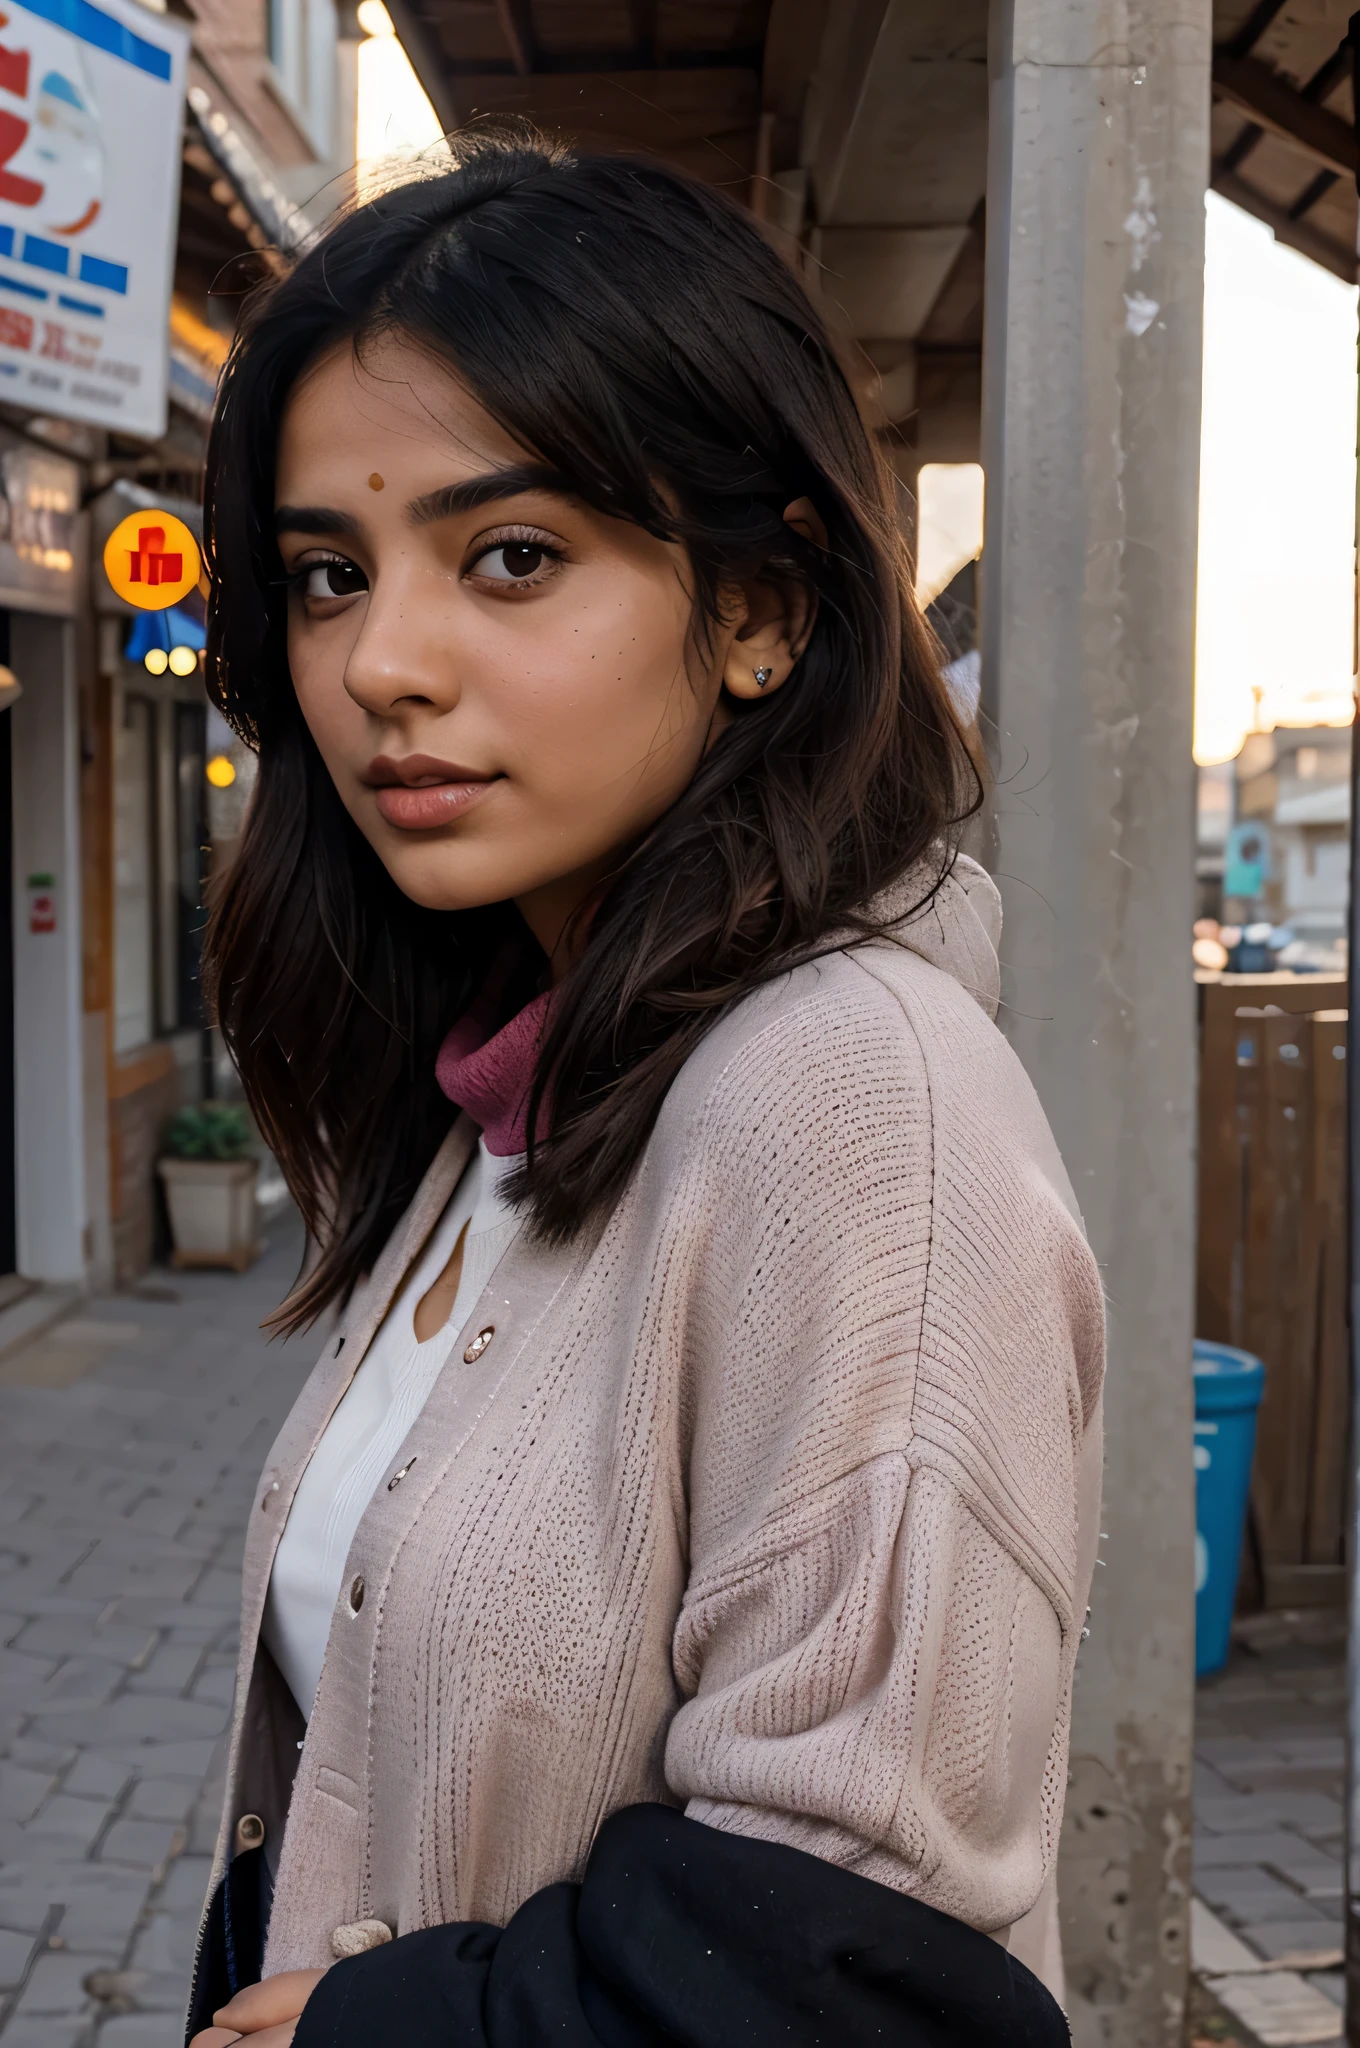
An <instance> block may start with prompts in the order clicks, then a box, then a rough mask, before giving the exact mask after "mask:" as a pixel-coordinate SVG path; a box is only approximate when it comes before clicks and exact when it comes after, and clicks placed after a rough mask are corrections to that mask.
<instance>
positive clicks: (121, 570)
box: [104, 512, 203, 612]
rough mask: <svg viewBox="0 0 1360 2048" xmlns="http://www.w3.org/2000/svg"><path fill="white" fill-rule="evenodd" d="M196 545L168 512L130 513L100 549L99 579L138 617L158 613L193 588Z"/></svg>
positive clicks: (198, 569)
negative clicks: (105, 580) (101, 568)
mask: <svg viewBox="0 0 1360 2048" xmlns="http://www.w3.org/2000/svg"><path fill="white" fill-rule="evenodd" d="M202 566H203V565H202V563H201V561H200V560H199V554H198V542H197V541H196V540H195V539H194V537H193V535H192V533H190V531H189V529H188V527H187V526H186V525H185V524H184V521H183V520H182V519H176V517H175V515H174V513H173V512H129V514H128V516H127V518H126V519H120V520H119V522H118V524H117V526H115V527H114V529H113V532H112V533H111V534H110V535H109V537H108V539H107V540H106V541H105V543H104V574H105V575H106V576H107V577H108V579H109V582H110V583H111V584H112V585H113V588H114V589H115V590H116V591H117V593H118V595H119V597H122V598H126V600H127V602H128V603H129V604H135V605H136V607H137V609H138V610H139V611H143V612H163V611H165V610H166V609H167V607H168V606H170V605H172V604H179V603H180V601H181V599H183V598H186V597H187V596H188V595H189V592H190V591H191V590H195V589H196V588H197V587H198V579H199V575H200V572H201V570H202Z"/></svg>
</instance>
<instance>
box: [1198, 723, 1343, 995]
mask: <svg viewBox="0 0 1360 2048" xmlns="http://www.w3.org/2000/svg"><path fill="white" fill-rule="evenodd" d="M1349 835H1350V732H1349V729H1348V728H1343V727H1337V726H1330V725H1320V726H1277V727H1276V728H1275V730H1274V731H1273V732H1254V733H1248V735H1247V737H1246V739H1245V740H1244V741H1243V743H1242V747H1241V750H1240V752H1239V753H1238V755H1237V757H1236V759H1235V760H1233V761H1227V762H1223V763H1221V764H1219V765H1217V766H1215V767H1212V768H1202V769H1201V770H1200V771H1199V811H1198V849H1197V874H1198V878H1199V914H1200V915H1201V916H1208V917H1218V918H1221V919H1223V920H1224V921H1225V922H1226V923H1228V924H1232V925H1251V924H1255V923H1268V924H1270V925H1271V926H1272V927H1273V929H1274V932H1275V934H1276V937H1277V941H1278V944H1277V950H1278V951H1280V957H1281V958H1282V959H1284V958H1285V956H1286V954H1287V955H1288V960H1287V964H1291V965H1309V964H1312V965H1321V964H1323V961H1324V957H1325V955H1326V954H1328V953H1329V952H1330V951H1331V950H1332V949H1333V948H1335V947H1336V946H1337V945H1338V944H1339V942H1340V941H1342V940H1343V939H1344V937H1345V932H1346V905H1347V861H1348V847H1349Z"/></svg>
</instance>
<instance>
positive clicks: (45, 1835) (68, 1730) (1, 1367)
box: [0, 1218, 317, 2048]
mask: <svg viewBox="0 0 1360 2048" xmlns="http://www.w3.org/2000/svg"><path fill="white" fill-rule="evenodd" d="M269 1236H270V1238H271V1239H272V1244H271V1247H270V1248H269V1249H268V1250H267V1251H266V1253H265V1256H264V1257H263V1258H262V1259H261V1260H260V1262H259V1263H258V1264H257V1265H256V1267H255V1268H254V1269H253V1271H251V1272H250V1273H248V1274H246V1275H244V1276H237V1275H235V1274H221V1275H218V1274H198V1273H194V1274H187V1273H186V1274H174V1275H165V1274H158V1275H156V1276H155V1278H154V1280H153V1281H152V1282H151V1283H150V1284H149V1285H147V1286H146V1287H144V1288H143V1289H142V1290H141V1291H140V1292H139V1293H137V1294H132V1295H120V1296H109V1297H106V1298H102V1299H98V1300H95V1301H92V1302H88V1303H86V1304H84V1305H83V1306H82V1307H81V1309H80V1310H79V1312H78V1313H77V1314H76V1315H74V1316H72V1317H70V1318H68V1319H67V1320H66V1321H65V1322H64V1323H62V1324H59V1325H58V1326H57V1327H56V1328H55V1329H54V1330H52V1331H50V1332H49V1333H48V1334H47V1335H46V1336H44V1337H41V1338H38V1339H35V1340H33V1341H32V1342H30V1343H29V1344H27V1345H25V1346H24V1347H22V1349H20V1350H19V1351H17V1352H10V1353H8V1354H6V1355H5V1356H3V1357H0V1644H3V1648H2V1649H0V2041H3V2048H94V2044H96V2043H97V2044H98V2048H175V2044H178V2043H179V2042H180V2041H181V2040H182V2038H183V2035H182V2022H183V2011H184V1999H185V1990H186V1986H187V1982H188V1974H189V1966H190V1962H191V1958H192V1948H193V1939H194V1933H195V1931H196V1928H197V1924H198V1915H199V1909H200V1907H201V1904H202V1900H203V1894H204V1890H205V1886H206V1882H207V1874H208V1867H209V1865H208V1859H209V1856H210V1854H211V1850H212V1843H213V1838H214V1835H215V1832H216V1824H217V1810H216V1809H217V1801H218V1797H219V1796H220V1795H219V1793H218V1790H217V1787H218V1784H219V1782H220V1765H221V1759H220V1747H221V1744H220V1737H221V1735H222V1731H223V1728H224V1726H225V1724H226V1720H227V1714H228V1710H229V1707H230V1701H231V1691H232V1681H233V1673H234V1664H235V1652H236V1634H237V1601H238V1596H239V1570H240V1549H241V1531H242V1528H243V1526H244V1522H245V1518H246V1514H247V1512H248V1509H249V1504H250V1499H251V1494H252V1489H253V1487H254V1483H255V1479H256V1476H257V1474H258V1472H259V1468H260V1466H261V1464H262V1463H263V1461H264V1454H265V1452H266V1450H267V1449H268V1447H269V1444H270V1441H271V1440H272V1438H273V1436H274V1433H275V1431H276V1429H277V1427H278V1424H279V1422H280V1421H281V1420H282V1418H283V1416H284V1414H285V1413H286V1411H287V1409H288V1407H289V1405H290V1404H291V1402H292V1400H293V1397H294V1395H295V1393H296V1391H297V1388H298V1386H299V1385H300V1383H301V1381H302V1378H303V1376H304V1374H305V1372H306V1370H307V1368H308V1366H309V1364H310V1362H311V1360H312V1359H313V1358H314V1356H315V1352H316V1348H317V1347H316V1342H315V1341H314V1340H311V1339H304V1340H302V1341H301V1342H298V1343H294V1344H290V1345H288V1346H286V1347H285V1346H282V1345H279V1344H269V1343H267V1342H266V1341H265V1339H264V1338H263V1337H262V1335H261V1334H260V1332H259V1329H258V1324H259V1320H260V1317H261V1316H262V1315H263V1314H264V1313H265V1311H266V1310H267V1309H268V1308H270V1307H272V1306H273V1304H274V1303H275V1302H276V1301H277V1300H278V1299H279V1297H280V1295H281V1294H282V1293H283V1292H284V1291H285V1289H286V1287H287V1284H288V1282H289V1280H290V1279H291V1277H292V1275H293V1273H294V1272H295V1270H296V1264H297V1255H298V1249H299V1245H300V1238H299V1235H298V1231H297V1226H296V1223H295V1221H293V1220H292V1219H291V1218H289V1219H287V1220H285V1221H284V1223H282V1224H281V1225H275V1226H274V1227H273V1228H272V1229H271V1230H270V1232H269ZM167 1296H168V1297H171V1298H165V1297H167ZM151 1297H159V1298H151Z"/></svg>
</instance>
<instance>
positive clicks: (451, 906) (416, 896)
mask: <svg viewBox="0 0 1360 2048" xmlns="http://www.w3.org/2000/svg"><path fill="white" fill-rule="evenodd" d="M450 865H451V863H449V862H447V861H442V862H434V861H431V860H429V859H425V860H419V859H416V860H413V859H412V858H411V857H410V855H409V854H407V856H406V858H405V859H397V860H385V861H384V862H383V866H384V867H385V868H386V869H387V872H388V874H389V875H390V876H391V877H392V880H393V881H394V882H395V883H396V885H397V887H398V888H399V889H400V890H401V893H402V895H403V896H409V898H410V899H411V901H412V903H418V904H419V905H420V907H421V909H422V910H481V909H482V908H484V906H485V905H486V904H488V903H504V902H505V900H506V898H507V897H508V896H511V895H513V894H514V891H515V884H514V881H513V879H512V878H510V877H506V878H505V879H504V880H500V881H492V880H489V879H487V878H485V877H481V876H478V875H475V874H466V873H464V874H450V873H449V872H448V869H449V866H450ZM441 870H442V872H441Z"/></svg>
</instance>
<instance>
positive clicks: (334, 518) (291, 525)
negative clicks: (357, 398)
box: [274, 505, 359, 534]
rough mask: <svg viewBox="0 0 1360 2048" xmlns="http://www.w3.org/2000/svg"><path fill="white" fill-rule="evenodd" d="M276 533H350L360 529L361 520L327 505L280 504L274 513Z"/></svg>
mask: <svg viewBox="0 0 1360 2048" xmlns="http://www.w3.org/2000/svg"><path fill="white" fill-rule="evenodd" d="M274 531H275V533H317V534H323V533H349V534H354V533H357V532H358V531H359V522H358V520H357V519H353V518H351V516H350V514H349V513H348V512H334V511H332V510H331V509H330V508H329V507H328V506H325V505H280V506H279V508H278V510H277V511H276V512H275V514H274Z"/></svg>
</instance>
